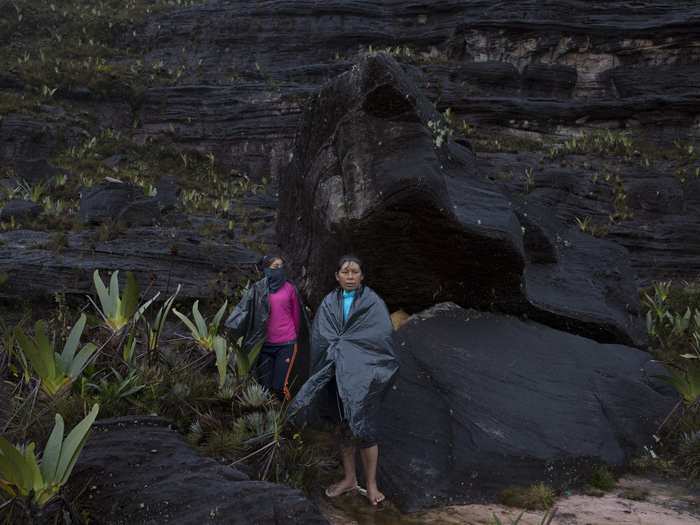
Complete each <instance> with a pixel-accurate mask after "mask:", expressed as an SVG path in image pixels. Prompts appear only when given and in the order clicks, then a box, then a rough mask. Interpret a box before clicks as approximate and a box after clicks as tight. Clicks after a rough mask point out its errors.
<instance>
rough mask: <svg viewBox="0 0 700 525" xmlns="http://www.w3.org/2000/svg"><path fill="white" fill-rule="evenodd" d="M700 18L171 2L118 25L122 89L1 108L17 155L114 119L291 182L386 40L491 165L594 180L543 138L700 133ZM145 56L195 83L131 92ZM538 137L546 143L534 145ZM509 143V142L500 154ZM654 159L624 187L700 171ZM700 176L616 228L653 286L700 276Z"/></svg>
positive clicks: (585, 8)
mask: <svg viewBox="0 0 700 525" xmlns="http://www.w3.org/2000/svg"><path fill="white" fill-rule="evenodd" d="M698 20H700V7H699V6H698V5H697V3H696V2H692V1H688V0H685V1H679V2H667V1H659V0H643V1H639V2H635V3H634V4H633V5H632V4H630V3H629V2H626V1H623V0H613V1H610V2H598V3H595V4H594V5H593V4H588V3H581V2H574V1H571V0H559V1H555V2H548V3H546V4H543V3H542V2H538V1H535V0H515V1H513V2H501V3H496V4H493V3H488V2H483V1H479V2H454V1H452V0H435V1H432V2H429V3H425V4H420V5H418V4H415V3H410V2H405V1H402V0H387V1H381V2H379V1H377V0H358V1H353V2H347V1H344V0H332V1H329V2H324V3H323V4H316V3H313V2H312V3H309V2H298V1H290V0H274V1H271V2H262V3H261V2H248V1H242V0H227V1H221V2H206V3H196V4H195V5H192V6H189V7H183V8H172V9H168V10H164V11H163V10H158V11H157V12H153V13H152V14H151V15H150V16H148V17H147V19H146V20H145V22H144V23H143V24H142V25H139V27H137V28H134V27H124V30H123V31H122V32H121V33H120V31H119V30H117V29H116V28H115V30H114V31H113V32H112V37H113V41H112V42H111V43H112V45H114V46H115V47H116V48H117V49H116V51H117V52H115V53H114V56H118V57H120V58H119V59H118V61H117V62H116V63H114V64H113V63H111V60H109V59H108V61H107V62H108V63H107V64H106V69H109V68H113V69H114V71H115V73H114V74H113V75H112V77H110V80H109V84H110V85H111V86H112V89H109V90H106V92H105V93H102V94H98V91H97V90H95V89H94V87H90V88H88V87H86V86H79V85H76V86H72V87H70V89H64V88H61V89H59V91H57V92H56V93H55V94H54V96H53V97H52V98H51V99H50V100H41V101H40V102H37V103H36V104H33V105H32V107H31V108H18V109H17V111H12V110H10V111H8V112H7V114H4V115H1V117H2V118H1V119H0V164H2V163H3V162H4V163H5V165H7V166H13V165H14V164H15V163H16V162H17V161H21V160H22V159H44V158H50V157H52V156H53V155H55V154H56V153H57V152H59V151H65V148H68V147H70V146H77V145H80V144H82V143H84V142H85V141H88V140H90V137H92V136H96V135H98V134H99V130H101V129H104V128H114V129H116V130H119V131H120V132H121V133H123V134H124V136H127V135H129V136H132V138H133V139H134V140H135V141H137V142H139V143H141V142H147V141H149V140H150V139H152V138H157V139H158V138H159V139H164V140H165V141H166V142H168V143H173V144H175V145H177V146H178V147H180V148H182V149H196V150H198V151H201V152H213V153H214V154H215V156H216V158H217V162H221V163H223V164H225V165H227V166H230V167H232V168H234V169H236V170H237V171H238V172H240V173H244V174H246V175H248V176H250V177H251V178H252V179H253V180H260V179H262V178H263V177H265V178H267V179H268V180H275V179H276V177H277V175H278V174H279V173H280V172H282V171H283V170H284V169H285V166H286V165H287V163H288V162H289V158H290V152H291V148H292V145H293V141H294V137H295V134H296V131H297V129H298V125H299V122H300V118H301V115H302V111H303V109H304V107H305V105H306V102H307V100H308V97H310V96H312V95H313V94H314V93H316V92H317V91H318V88H319V86H321V85H322V84H323V83H324V82H326V81H328V80H329V79H332V78H334V77H335V76H337V75H338V74H340V73H343V72H346V71H349V70H350V69H351V68H352V66H353V64H354V63H356V62H357V61H358V60H359V57H360V56H361V54H363V53H365V52H367V51H368V50H369V48H370V46H371V47H372V48H373V49H374V50H375V51H376V50H377V49H386V48H390V52H391V53H392V54H393V55H394V56H395V57H396V58H397V59H398V60H400V61H402V63H403V64H404V66H405V68H406V69H407V71H408V72H409V73H410V74H411V76H412V77H413V78H414V79H415V81H416V82H417V83H418V85H419V88H420V89H421V90H422V92H423V93H425V95H426V96H427V97H428V99H429V100H430V101H431V102H433V103H434V104H435V105H436V107H437V108H438V110H439V111H441V112H443V111H445V110H446V109H447V108H450V109H451V110H452V116H453V120H454V125H455V126H456V127H460V126H461V123H462V121H464V122H465V123H466V124H467V126H466V129H468V130H471V133H470V134H471V136H472V138H474V139H478V140H475V141H474V143H475V144H474V146H475V151H476V152H477V162H479V164H480V166H479V169H478V170H477V172H478V173H479V174H484V175H487V176H492V177H494V178H497V177H504V176H506V175H508V174H509V173H511V172H512V176H513V177H514V180H516V181H517V183H518V184H517V185H518V186H519V189H521V188H522V186H523V184H522V181H520V180H519V179H521V178H522V173H523V172H522V168H521V167H522V165H523V163H526V165H527V166H528V167H530V168H531V169H533V170H534V171H535V173H534V175H535V177H536V178H538V179H539V176H540V172H546V173H554V172H555V171H556V170H558V171H559V172H560V173H562V172H563V173H564V174H566V175H570V176H571V177H573V178H578V179H583V177H582V176H583V175H587V174H589V173H590V170H589V169H588V168H584V167H583V163H589V164H593V162H594V160H595V158H596V157H597V156H598V154H597V153H595V152H593V153H587V152H583V154H582V155H581V156H580V157H579V158H578V159H577V160H576V162H572V163H570V164H569V165H567V166H566V167H561V166H560V160H559V159H554V160H552V159H550V158H548V157H547V155H546V152H547V149H548V146H544V145H543V143H545V144H548V143H549V142H550V141H551V142H557V141H561V140H562V139H565V138H567V137H570V136H572V135H574V134H577V133H580V132H586V133H590V132H592V131H595V130H599V129H612V130H616V131H624V132H626V133H629V134H630V135H631V136H634V137H635V138H640V139H644V140H645V141H646V142H645V143H644V145H643V146H641V145H640V146H639V147H638V149H639V150H640V151H641V152H642V154H646V153H647V152H649V151H652V150H656V153H657V154H658V153H659V152H660V150H661V149H663V148H669V147H673V144H674V142H678V143H680V144H682V145H684V146H687V145H688V144H693V143H697V141H698V138H699V135H698V129H700V128H698V126H697V121H698V115H699V114H700V88H699V87H698V86H699V84H698V82H697V79H698V74H699V73H698V72H699V71H700V66H698V64H700V47H698V46H697V40H698V35H699V34H700V29H698V28H699V27H700V24H699V23H698ZM119 27H121V26H119ZM134 29H136V30H134ZM7 38H8V39H9V36H8V37H7ZM4 42H9V40H6V41H4ZM3 45H4V44H3ZM8 45H9V44H8ZM127 48H128V50H129V52H128V53H121V52H119V51H122V50H126V49H127ZM183 49H186V52H184V53H183V51H182V50H183ZM137 60H138V62H136V61H137ZM11 62H13V64H14V61H11ZM129 67H134V68H135V69H138V68H143V71H142V74H140V75H138V76H139V79H141V80H144V79H146V78H147V77H148V72H150V71H155V70H160V71H173V72H174V71H177V72H178V77H177V79H175V80H173V79H172V77H171V78H169V79H168V81H167V82H165V84H166V85H163V84H164V83H163V82H162V79H161V80H160V81H158V80H157V81H155V82H154V83H152V84H151V85H148V86H143V85H141V84H139V85H138V86H136V87H134V88H133V89H132V90H131V91H130V90H129V86H127V84H128V81H127V79H125V78H121V77H120V76H119V74H118V73H117V72H118V71H120V70H125V69H128V68H129ZM156 76H157V75H156ZM32 82H35V80H34V79H31V78H20V73H19V72H18V71H15V70H14V68H9V70H8V71H6V72H3V73H2V77H0V90H2V93H3V94H5V93H8V94H11V95H17V96H24V95H27V96H28V98H30V99H33V98H34V96H35V95H36V93H37V92H38V91H39V90H40V89H41V84H38V85H34V84H33V83H32ZM147 83H148V82H147ZM144 88H145V89H144ZM95 126H96V127H97V128H98V130H95V129H94V128H95ZM481 142H483V144H482V143H481ZM524 143H527V144H526V145H524ZM529 148H538V149H539V150H540V151H539V153H536V154H535V153H529V154H526V155H524V153H525V149H529ZM695 149H696V150H697V149H698V148H695ZM494 150H495V151H498V152H499V153H498V154H496V155H491V154H490V153H488V151H494ZM508 152H511V153H508ZM512 152H517V153H515V154H513V153H512ZM114 153H115V154H117V155H119V154H120V152H119V151H115V152H114ZM112 160H115V159H114V158H113V159H112ZM639 160H641V159H639V158H635V159H633V162H631V163H630V164H629V165H628V166H625V167H623V168H622V171H623V175H624V177H623V181H622V186H623V187H624V188H625V189H626V190H629V191H636V190H634V188H635V187H636V186H637V183H638V182H639V181H644V184H648V189H645V190H644V192H645V193H646V194H647V195H648V196H650V197H651V198H652V199H653V196H654V192H653V191H652V190H653V186H654V184H655V181H657V180H658V181H660V184H661V186H663V187H662V188H657V191H659V190H660V191H661V192H662V193H663V192H664V188H665V187H666V186H667V182H670V181H671V180H673V179H674V178H679V177H675V175H674V174H675V173H677V172H679V170H682V169H683V170H686V171H687V173H688V174H692V173H694V172H695V169H696V168H698V167H700V166H699V165H698V159H697V157H696V158H695V159H694V160H693V161H691V164H689V165H687V166H686V165H684V164H683V162H685V161H683V162H681V161H669V162H660V163H657V165H655V166H653V167H652V168H651V169H647V168H646V167H645V168H642V167H640V163H639V162H638V161H639ZM692 162H694V164H692ZM484 163H486V164H488V165H489V168H488V169H486V168H485V167H484V166H483V164H484ZM108 164H110V165H113V167H114V168H115V169H119V168H120V167H121V165H119V163H117V164H113V163H111V162H110V163H108ZM2 167H3V166H2V165H0V169H1V168H2ZM515 167H519V168H521V169H520V170H519V171H513V169H514V168H515ZM606 169H607V168H606ZM599 171H600V170H599ZM603 178H604V173H602V172H601V173H600V180H603ZM687 178H688V179H690V178H692V177H687ZM552 184H554V182H552ZM603 186H605V185H604V184H603ZM691 186H692V185H691V181H690V180H689V181H688V182H687V183H685V184H684V186H683V187H682V189H681V190H682V193H683V198H682V199H679V200H673V205H672V208H673V212H672V213H670V212H668V211H662V210H656V211H654V210H650V212H649V213H644V214H641V213H640V214H637V213H635V214H634V217H633V218H626V219H622V220H619V221H617V222H615V223H614V224H613V225H611V226H610V228H608V229H609V234H608V238H609V239H610V240H612V241H614V242H617V243H619V244H621V245H623V246H625V247H626V248H628V250H629V251H630V254H631V262H632V265H633V268H634V269H635V270H636V271H637V272H638V274H639V275H640V284H647V283H648V282H649V281H650V280H653V279H666V278H676V279H684V278H685V279H692V278H695V277H697V276H698V275H700V246H699V245H698V243H697V236H696V235H693V232H694V231H697V229H698V228H699V227H700V222H699V221H700V218H698V213H697V210H696V209H695V208H694V207H693V206H687V205H686V203H688V202H690V200H691V199H692V195H693V194H697V191H694V190H693V189H692V187H691ZM540 188H542V187H541V186H540ZM647 190H648V191H647ZM536 193H537V190H536V191H535V192H534V193H533V199H534V200H535V201H536V202H535V203H536V204H542V205H543V206H545V207H549V206H551V207H552V209H556V210H558V212H562V215H566V216H567V220H568V222H566V223H567V224H570V225H573V222H572V221H573V217H579V218H585V216H586V215H591V217H592V218H593V219H596V220H597V219H599V218H607V216H608V215H610V214H611V213H612V210H611V200H610V199H608V198H607V197H606V196H605V195H598V194H596V195H598V196H599V197H601V198H600V199H594V200H592V199H588V198H586V199H581V198H580V197H581V196H580V195H569V194H568V192H566V191H561V192H556V193H550V194H549V195H548V196H547V197H546V198H544V199H543V200H540V199H539V197H538V195H536ZM645 200H646V204H645V205H648V202H649V201H648V199H645ZM594 201H595V202H594ZM564 208H566V213H563V212H564ZM161 211H163V210H161Z"/></svg>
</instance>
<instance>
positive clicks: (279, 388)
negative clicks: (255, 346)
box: [257, 343, 294, 399]
mask: <svg viewBox="0 0 700 525" xmlns="http://www.w3.org/2000/svg"><path fill="white" fill-rule="evenodd" d="M293 354H294V344H286V345H271V344H267V343H266V344H265V345H264V346H263V347H262V350H261V351H260V356H259V357H258V366H257V378H258V383H260V384H261V385H263V386H264V387H265V388H267V389H268V390H269V391H270V392H273V393H274V394H275V395H276V396H277V398H278V399H284V380H285V379H286V378H287V372H288V371H289V367H290V366H291V365H292V355H293Z"/></svg>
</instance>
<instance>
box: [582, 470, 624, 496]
mask: <svg viewBox="0 0 700 525" xmlns="http://www.w3.org/2000/svg"><path fill="white" fill-rule="evenodd" d="M588 484H589V485H590V486H591V487H594V488H596V489H600V490H602V491H604V492H609V491H611V490H612V489H614V488H615V485H617V481H616V480H615V477H614V476H613V475H612V473H611V472H610V470H609V469H608V468H607V467H605V466H603V465H599V466H598V467H596V468H595V469H594V470H593V473H592V474H591V478H590V479H589V480H588Z"/></svg>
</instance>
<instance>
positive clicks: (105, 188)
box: [79, 182, 143, 224]
mask: <svg viewBox="0 0 700 525" xmlns="http://www.w3.org/2000/svg"><path fill="white" fill-rule="evenodd" d="M139 197H143V190H142V189H141V188H138V187H137V186H133V185H131V184H125V183H118V182H103V183H101V184H98V185H97V186H93V187H92V188H89V189H86V190H84V192H83V194H82V195H81V196H80V212H79V213H80V220H81V221H82V222H83V223H86V224H100V223H102V222H105V221H112V222H114V221H116V219H117V218H118V217H119V215H120V213H121V212H122V211H123V210H124V209H125V208H126V207H127V206H128V205H130V204H131V203H132V202H133V201H135V200H136V199H138V198H139Z"/></svg>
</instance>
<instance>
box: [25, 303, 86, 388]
mask: <svg viewBox="0 0 700 525" xmlns="http://www.w3.org/2000/svg"><path fill="white" fill-rule="evenodd" d="M85 322H86V318H85V314H82V315H81V316H80V319H79V320H78V322H77V323H75V325H74V326H73V328H72V329H71V331H70V334H68V339H66V343H65V345H64V347H63V351H62V352H61V353H60V354H59V353H57V352H55V351H54V346H53V343H52V342H51V341H50V340H49V337H48V335H47V333H46V323H45V322H44V321H37V322H36V324H35V325H34V337H29V336H27V335H26V334H25V333H24V332H23V331H22V329H20V328H17V331H16V339H17V342H18V343H19V346H20V348H21V349H22V352H23V353H24V356H25V357H26V360H27V361H28V362H29V364H30V366H31V369H32V370H33V372H34V373H35V374H36V375H37V376H38V377H39V380H40V381H41V389H42V390H43V391H44V392H46V393H47V394H48V395H50V396H55V395H56V394H58V393H59V392H62V391H63V389H64V388H66V387H68V386H69V385H70V384H72V383H73V381H75V380H76V379H77V378H78V377H79V376H80V374H81V373H82V372H83V370H84V369H85V367H86V366H87V364H88V362H89V361H90V358H91V357H92V356H93V354H94V353H95V352H96V351H97V347H96V346H95V345H94V344H93V343H87V344H86V345H85V346H84V347H83V348H82V349H81V350H80V352H77V350H78V345H79V344H80V336H81V335H82V334H83V330H84V329H85Z"/></svg>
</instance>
